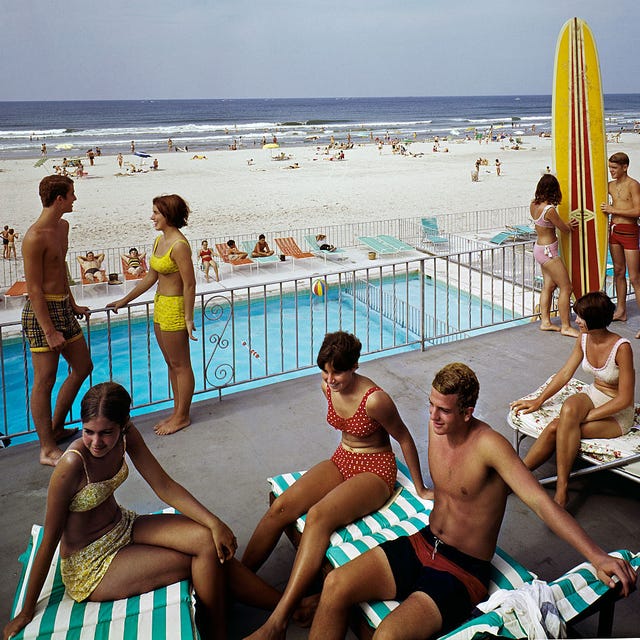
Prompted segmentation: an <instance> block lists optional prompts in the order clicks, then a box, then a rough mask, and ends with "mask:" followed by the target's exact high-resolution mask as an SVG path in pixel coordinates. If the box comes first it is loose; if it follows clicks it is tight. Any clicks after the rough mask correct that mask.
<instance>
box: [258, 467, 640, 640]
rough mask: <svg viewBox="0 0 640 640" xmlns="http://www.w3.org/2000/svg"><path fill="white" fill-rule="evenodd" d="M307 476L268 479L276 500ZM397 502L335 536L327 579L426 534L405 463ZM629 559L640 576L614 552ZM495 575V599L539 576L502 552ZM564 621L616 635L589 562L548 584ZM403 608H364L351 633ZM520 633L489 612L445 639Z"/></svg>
mask: <svg viewBox="0 0 640 640" xmlns="http://www.w3.org/2000/svg"><path fill="white" fill-rule="evenodd" d="M301 475H302V472H296V473H286V474H283V475H281V476H276V477H273V478H269V479H268V482H269V484H270V485H271V498H272V499H273V498H274V497H276V496H278V495H280V494H281V493H282V492H283V491H285V490H286V489H287V488H288V487H289V486H291V485H292V484H293V483H294V482H295V481H296V480H297V479H298V478H299V477H300V476H301ZM394 496H395V499H393V500H392V501H390V502H389V503H387V505H385V506H384V507H383V508H382V509H380V510H379V511H376V512H374V513H372V514H369V515H368V516H365V517H364V518H362V519H360V520H357V521H355V522H353V523H351V524H349V525H347V526H346V527H344V528H342V529H339V530H337V531H334V532H333V534H332V535H331V538H330V540H329V548H328V549H327V553H326V557H325V566H324V567H323V575H327V573H328V572H329V571H331V569H333V568H334V567H338V566H341V565H343V564H346V563H347V562H348V561H349V560H351V559H353V558H355V557H356V556H358V555H360V554H362V553H364V552H365V551H367V550H368V549H371V548H373V547H375V546H377V545H378V544H380V543H381V542H384V541H385V540H391V539H395V538H397V537H398V536H403V535H409V534H411V533H414V532H415V531H416V530H419V529H422V528H424V527H425V526H426V525H427V523H428V521H429V513H430V512H431V507H432V504H433V503H432V502H430V501H423V500H421V499H420V498H419V497H418V496H417V494H416V493H415V489H414V487H413V484H412V482H411V480H410V476H409V472H408V470H407V467H406V466H405V465H404V463H403V462H400V461H398V479H397V482H396V492H395V493H394ZM305 517H306V516H304V515H303V516H301V517H300V518H298V520H297V521H296V523H295V525H292V526H291V527H290V528H289V529H288V530H287V532H286V533H287V535H288V536H289V538H290V539H291V540H292V542H293V543H294V545H295V544H297V542H299V540H300V535H301V532H302V531H303V529H304V521H305ZM615 553H616V554H619V555H621V556H623V557H625V558H626V559H627V560H629V562H631V564H632V565H633V566H634V567H635V568H636V571H637V570H638V567H640V554H632V553H630V552H629V551H619V552H615ZM491 564H492V574H491V581H490V584H489V594H490V595H491V594H492V593H494V592H495V591H497V590H499V589H508V590H511V589H518V588H520V587H523V586H524V585H526V584H527V583H530V582H532V581H533V580H534V579H536V576H535V575H534V574H532V573H531V572H529V571H528V570H527V569H526V568H525V567H523V566H522V565H521V564H520V563H519V562H518V561H517V560H514V559H513V558H511V557H510V556H509V555H508V554H507V553H505V552H504V551H503V550H502V549H499V548H498V549H497V550H496V553H495V555H494V557H493V559H492V561H491ZM549 586H550V587H551V589H552V591H553V593H554V596H555V600H556V606H557V608H558V611H559V613H560V616H561V617H562V618H563V619H564V621H565V622H567V623H569V622H571V621H574V622H577V621H578V620H579V619H584V618H585V617H588V616H590V615H592V614H593V613H596V612H598V611H599V612H600V619H599V628H598V637H606V636H607V635H609V636H610V635H611V629H612V625H613V614H614V607H615V602H616V600H617V599H618V597H619V596H618V594H617V592H616V591H615V590H610V589H609V588H608V587H607V586H606V585H605V584H603V583H602V582H600V581H599V580H598V579H597V577H596V575H595V570H594V568H593V566H592V565H591V564H589V563H587V562H584V563H582V564H581V565H579V566H577V567H575V568H574V569H572V570H571V571H569V572H567V573H565V574H564V575H563V576H561V577H560V578H558V579H557V580H553V581H552V582H550V583H549ZM396 606H398V603H397V602H396V601H392V600H388V601H384V602H363V603H360V604H359V605H358V606H357V607H356V608H355V610H354V612H353V613H354V614H355V615H354V616H352V620H353V623H352V629H353V631H354V633H355V634H356V635H357V636H358V637H359V638H371V637H372V635H373V632H374V630H375V629H376V628H377V626H378V625H379V624H380V622H381V621H382V619H383V618H384V617H385V616H386V615H387V614H389V613H390V612H391V611H392V610H393V609H394V608H395V607H396ZM518 628H519V623H518V621H517V618H515V617H514V616H512V617H508V615H504V617H503V615H501V614H500V613H498V612H497V611H490V612H488V613H484V614H482V615H478V616H476V617H474V618H472V619H470V620H469V621H468V622H465V623H464V624H463V625H461V626H460V627H458V628H457V629H455V630H454V631H452V632H451V633H449V634H448V635H446V636H444V637H445V638H447V639H448V640H452V639H455V640H462V639H463V638H464V639H465V640H470V639H471V638H473V637H474V634H475V633H478V634H479V636H478V637H487V636H490V637H493V636H503V637H508V638H514V637H525V638H526V637H527V636H526V633H524V634H522V629H521V628H520V635H515V633H514V631H515V630H516V629H518Z"/></svg>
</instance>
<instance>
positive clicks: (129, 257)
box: [122, 247, 147, 278]
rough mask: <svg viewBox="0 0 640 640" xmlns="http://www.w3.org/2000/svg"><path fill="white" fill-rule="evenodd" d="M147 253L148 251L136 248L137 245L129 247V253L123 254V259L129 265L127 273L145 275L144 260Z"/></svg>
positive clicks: (137, 276)
mask: <svg viewBox="0 0 640 640" xmlns="http://www.w3.org/2000/svg"><path fill="white" fill-rule="evenodd" d="M146 255H147V254H146V252H143V253H138V249H136V247H131V249H129V253H125V254H122V259H123V260H124V261H125V264H126V265H127V273H130V274H131V275H132V276H136V278H139V277H140V276H142V275H144V273H145V268H144V262H143V261H144V259H145V256H146Z"/></svg>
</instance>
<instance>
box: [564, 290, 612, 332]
mask: <svg viewBox="0 0 640 640" xmlns="http://www.w3.org/2000/svg"><path fill="white" fill-rule="evenodd" d="M573 310H574V311H575V313H576V315H578V316H580V317H581V318H582V319H583V320H584V323H585V324H586V325H587V329H589V330H591V329H605V328H606V327H608V326H609V325H610V324H611V323H612V322H613V314H614V312H615V310H616V305H615V304H613V301H612V300H611V298H610V297H609V296H608V295H607V294H606V293H605V292H604V291H592V292H591V293H585V294H584V295H583V296H582V297H581V298H578V299H577V300H576V302H575V304H574V305H573Z"/></svg>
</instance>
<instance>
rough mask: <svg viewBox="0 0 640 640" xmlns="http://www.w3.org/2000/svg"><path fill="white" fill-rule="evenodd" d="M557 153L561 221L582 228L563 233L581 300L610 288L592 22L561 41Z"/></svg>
mask: <svg viewBox="0 0 640 640" xmlns="http://www.w3.org/2000/svg"><path fill="white" fill-rule="evenodd" d="M552 121H553V124H552V126H553V150H554V166H555V170H556V176H557V178H558V181H559V182H560V188H561V189H562V202H561V204H560V206H559V207H558V213H559V214H560V217H561V218H562V219H563V220H565V221H567V222H568V221H569V220H570V219H577V220H578V222H579V225H578V228H577V229H574V231H573V232H572V233H571V234H565V233H563V234H561V238H560V246H561V255H562V258H563V260H564V263H565V265H566V267H567V271H568V272H569V276H570V277H571V283H572V284H573V293H574V295H575V297H576V298H579V297H580V296H582V295H584V294H585V293H588V292H590V291H599V290H601V289H602V288H603V286H604V278H605V271H606V265H607V241H608V219H607V216H606V215H605V214H603V213H602V212H601V211H600V205H601V204H602V203H603V202H608V174H607V148H606V135H605V128H604V104H603V100H602V86H601V82H600V66H599V64H598V51H597V49H596V43H595V40H594V38H593V34H592V33H591V29H589V27H588V26H587V23H586V22H584V20H581V19H580V18H572V19H571V20H568V21H567V22H566V23H565V24H564V26H563V27H562V30H561V31H560V35H559V36H558V43H557V45H556V60H555V69H554V79H553V107H552Z"/></svg>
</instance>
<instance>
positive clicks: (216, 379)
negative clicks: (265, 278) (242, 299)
mask: <svg viewBox="0 0 640 640" xmlns="http://www.w3.org/2000/svg"><path fill="white" fill-rule="evenodd" d="M232 317H233V307H232V305H231V300H230V299H229V298H227V297H226V296H222V295H215V296H211V298H208V299H207V300H206V302H205V303H204V308H203V322H207V321H208V322H210V323H212V324H213V323H215V330H216V331H215V332H214V333H212V334H211V335H210V336H208V340H209V342H210V343H211V344H212V345H213V349H212V351H211V354H210V355H209V357H208V359H207V363H206V365H205V368H204V379H205V385H206V386H207V387H210V388H213V389H219V388H221V387H225V386H226V385H227V384H229V382H230V381H231V380H233V376H234V373H235V370H234V368H233V364H232V362H219V360H220V359H224V358H225V353H224V351H225V350H226V349H229V347H230V345H231V343H230V341H229V339H228V338H225V337H224V334H225V332H226V330H227V327H228V326H229V323H230V322H231V318H232ZM203 333H204V327H203ZM228 357H229V359H230V360H231V361H232V360H233V351H231V353H230V354H228ZM214 359H215V360H216V361H215V362H214Z"/></svg>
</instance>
